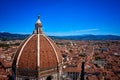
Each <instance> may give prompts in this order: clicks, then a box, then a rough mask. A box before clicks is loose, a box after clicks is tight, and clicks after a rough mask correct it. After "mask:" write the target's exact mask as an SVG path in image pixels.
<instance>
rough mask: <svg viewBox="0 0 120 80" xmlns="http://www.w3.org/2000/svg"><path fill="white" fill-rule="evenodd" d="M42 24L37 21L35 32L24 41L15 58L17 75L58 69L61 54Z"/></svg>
mask: <svg viewBox="0 0 120 80" xmlns="http://www.w3.org/2000/svg"><path fill="white" fill-rule="evenodd" d="M41 27H42V24H41V23H40V21H37V22H36V29H35V31H34V33H33V34H32V35H31V36H29V37H28V38H27V39H25V40H24V41H23V43H22V44H21V45H20V47H19V49H18V50H17V52H16V54H15V56H14V60H13V65H12V67H13V72H14V73H15V74H16V75H24V76H38V75H39V76H40V75H44V74H45V72H44V71H47V70H48V73H49V72H54V71H56V72H57V70H58V67H59V65H60V63H61V62H62V60H61V54H60V51H59V49H58V48H57V46H56V44H55V43H54V42H53V41H52V40H51V39H50V38H49V37H47V36H45V35H44V34H43V33H42V30H41Z"/></svg>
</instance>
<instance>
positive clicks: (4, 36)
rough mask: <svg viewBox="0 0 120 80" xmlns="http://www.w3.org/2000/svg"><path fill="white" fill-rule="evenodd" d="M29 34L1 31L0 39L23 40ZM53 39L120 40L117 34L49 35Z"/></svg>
mask: <svg viewBox="0 0 120 80" xmlns="http://www.w3.org/2000/svg"><path fill="white" fill-rule="evenodd" d="M28 36H29V34H11V33H7V32H0V40H17V39H20V40H23V39H25V38H26V37H28ZM49 37H51V38H52V39H60V40H120V36H117V35H76V36H49Z"/></svg>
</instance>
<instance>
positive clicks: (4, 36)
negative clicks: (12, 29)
mask: <svg viewBox="0 0 120 80" xmlns="http://www.w3.org/2000/svg"><path fill="white" fill-rule="evenodd" d="M27 36H29V35H28V34H25V35H24V34H11V33H7V32H0V40H3V41H5V40H17V39H20V40H23V39H25V38H26V37H27Z"/></svg>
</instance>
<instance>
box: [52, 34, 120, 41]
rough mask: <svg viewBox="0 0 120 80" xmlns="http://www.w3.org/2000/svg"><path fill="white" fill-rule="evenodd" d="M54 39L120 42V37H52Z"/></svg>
mask: <svg viewBox="0 0 120 80" xmlns="http://www.w3.org/2000/svg"><path fill="white" fill-rule="evenodd" d="M52 38H53V39H67V40H120V36H117V35H77V36H52Z"/></svg>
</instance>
